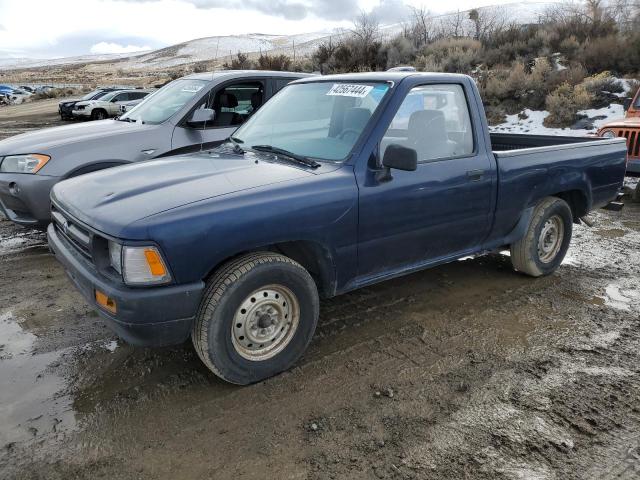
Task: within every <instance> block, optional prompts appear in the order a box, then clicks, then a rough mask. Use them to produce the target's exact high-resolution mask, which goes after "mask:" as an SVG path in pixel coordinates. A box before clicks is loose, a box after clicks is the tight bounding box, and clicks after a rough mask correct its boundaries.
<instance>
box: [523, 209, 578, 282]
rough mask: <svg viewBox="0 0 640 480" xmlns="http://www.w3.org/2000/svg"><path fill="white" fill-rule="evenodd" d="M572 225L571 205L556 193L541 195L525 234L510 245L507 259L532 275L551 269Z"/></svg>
mask: <svg viewBox="0 0 640 480" xmlns="http://www.w3.org/2000/svg"><path fill="white" fill-rule="evenodd" d="M572 229H573V216H572V213H571V208H570V207H569V205H568V204H567V202H565V201H564V200H562V199H560V198H557V197H546V198H544V199H542V200H541V201H540V202H539V203H538V205H537V206H536V207H535V209H534V211H533V215H532V217H531V221H530V222H529V227H528V229H527V232H526V234H525V235H524V237H522V238H521V239H520V240H518V241H517V242H515V243H514V244H512V245H511V263H512V265H513V267H514V268H515V269H516V270H518V271H519V272H522V273H526V274H527V275H531V276H532V277H540V276H542V275H549V274H550V273H553V272H554V271H555V270H556V269H557V268H558V267H559V266H560V264H561V263H562V260H563V259H564V256H565V255H566V253H567V249H568V248H569V243H570V241H571V234H572Z"/></svg>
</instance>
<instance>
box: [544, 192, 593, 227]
mask: <svg viewBox="0 0 640 480" xmlns="http://www.w3.org/2000/svg"><path fill="white" fill-rule="evenodd" d="M552 197H558V198H561V199H562V200H564V201H565V202H567V204H569V207H570V208H571V213H572V214H573V220H574V221H577V220H578V219H579V218H580V217H583V216H584V215H586V214H587V213H589V203H588V201H587V197H586V195H585V194H584V193H583V192H581V191H580V190H568V191H566V192H559V193H554V194H553V195H552Z"/></svg>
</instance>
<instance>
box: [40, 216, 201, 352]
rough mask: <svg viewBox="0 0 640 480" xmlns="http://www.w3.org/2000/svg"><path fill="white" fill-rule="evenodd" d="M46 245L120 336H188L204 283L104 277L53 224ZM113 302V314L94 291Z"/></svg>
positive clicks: (143, 339)
mask: <svg viewBox="0 0 640 480" xmlns="http://www.w3.org/2000/svg"><path fill="white" fill-rule="evenodd" d="M47 234H48V238H49V247H50V248H51V250H52V251H53V253H54V254H55V256H56V258H57V259H58V261H60V263H62V265H63V266H64V268H65V270H66V272H67V274H68V276H69V278H70V279H71V281H72V282H73V284H74V285H75V286H76V288H77V289H78V290H79V291H80V293H81V294H82V296H83V297H84V298H85V300H86V301H87V302H88V303H89V304H90V305H91V306H92V307H93V308H95V309H96V310H97V312H98V314H99V315H100V316H101V317H102V318H103V319H104V320H105V321H106V323H107V325H108V326H109V328H111V329H112V330H113V331H114V332H115V333H116V334H117V335H118V336H119V337H120V338H122V339H123V340H124V341H126V342H127V343H130V344H132V345H140V346H156V347H157V346H165V345H175V344H179V343H182V342H184V341H185V340H187V339H188V338H189V336H190V334H191V327H192V325H193V321H194V319H195V316H196V313H197V311H198V307H199V305H200V299H201V297H202V292H203V290H204V283H203V282H197V283H193V284H188V285H169V286H165V287H155V288H129V287H127V286H125V285H122V284H116V283H115V282H114V281H112V280H109V279H107V278H105V277H104V276H103V275H101V274H100V273H99V272H97V271H96V269H95V267H94V266H93V265H92V264H91V263H90V262H89V261H88V260H86V259H85V258H84V257H83V256H82V255H80V254H79V253H78V252H77V251H76V250H75V249H74V248H73V247H72V246H71V245H70V244H69V242H68V241H67V240H66V239H64V238H63V237H62V236H61V235H59V234H58V232H57V231H56V228H55V227H54V225H53V224H51V225H49V228H48V230H47ZM96 290H99V291H100V292H102V293H104V294H106V295H107V296H109V297H110V298H112V299H113V300H114V301H115V303H116V307H117V310H116V314H115V315H114V314H111V313H109V312H107V311H106V310H104V309H103V308H102V307H100V306H98V304H97V303H96V300H95V291H96Z"/></svg>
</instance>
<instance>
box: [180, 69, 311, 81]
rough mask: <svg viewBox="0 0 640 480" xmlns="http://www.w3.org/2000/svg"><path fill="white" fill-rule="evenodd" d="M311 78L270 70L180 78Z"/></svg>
mask: <svg viewBox="0 0 640 480" xmlns="http://www.w3.org/2000/svg"><path fill="white" fill-rule="evenodd" d="M294 76H295V77H312V76H314V75H313V74H312V73H301V72H279V71H271V70H216V71H213V72H203V73H192V74H191V75H186V76H184V77H182V78H188V79H191V80H211V81H213V80H219V79H221V78H230V79H233V78H247V77H249V78H251V77H294Z"/></svg>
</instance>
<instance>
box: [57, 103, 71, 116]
mask: <svg viewBox="0 0 640 480" xmlns="http://www.w3.org/2000/svg"><path fill="white" fill-rule="evenodd" d="M58 113H59V114H60V116H61V117H65V118H70V117H71V116H72V115H73V106H71V107H65V106H63V105H58Z"/></svg>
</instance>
